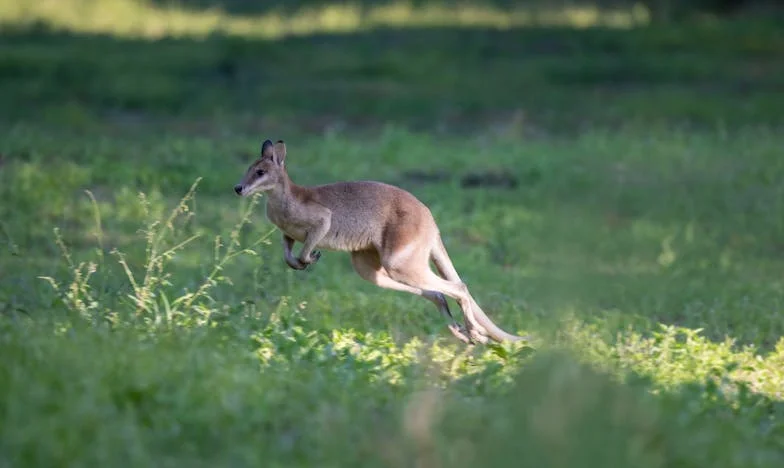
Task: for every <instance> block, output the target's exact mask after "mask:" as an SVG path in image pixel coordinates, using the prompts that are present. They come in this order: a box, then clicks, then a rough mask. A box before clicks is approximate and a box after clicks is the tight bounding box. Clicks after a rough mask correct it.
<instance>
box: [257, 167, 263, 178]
mask: <svg viewBox="0 0 784 468" xmlns="http://www.w3.org/2000/svg"><path fill="white" fill-rule="evenodd" d="M264 174H265V172H264V169H259V170H257V171H256V175H257V176H258V177H261V176H263V175H264Z"/></svg>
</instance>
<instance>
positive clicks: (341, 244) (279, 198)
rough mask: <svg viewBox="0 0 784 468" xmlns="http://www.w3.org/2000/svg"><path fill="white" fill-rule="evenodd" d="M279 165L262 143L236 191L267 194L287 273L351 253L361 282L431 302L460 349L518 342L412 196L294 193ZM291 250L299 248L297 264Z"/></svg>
mask: <svg viewBox="0 0 784 468" xmlns="http://www.w3.org/2000/svg"><path fill="white" fill-rule="evenodd" d="M285 159H286V146H285V144H284V142H283V141H278V142H277V143H275V144H274V145H273V144H272V142H271V141H270V140H266V141H265V142H264V143H263V144H262V148H261V156H260V157H259V159H258V160H257V161H255V162H254V163H253V164H251V166H250V167H249V168H248V170H247V171H246V173H245V176H244V177H243V179H242V181H241V182H240V183H239V184H237V185H236V186H235V187H234V190H235V191H236V192H237V194H238V195H241V196H248V195H251V194H253V193H256V192H265V193H266V194H267V218H268V219H269V220H270V221H271V222H272V223H273V224H275V225H276V226H277V227H278V228H279V229H280V230H281V232H282V234H283V236H282V243H283V254H284V259H285V261H286V263H287V264H288V265H289V266H290V267H291V268H294V269H297V270H302V269H304V268H306V267H307V266H308V265H310V264H312V263H315V262H317V261H318V260H319V258H320V257H321V253H320V252H319V251H317V250H315V249H324V250H335V251H347V252H351V263H352V265H353V266H354V269H355V270H356V272H357V274H359V276H361V277H362V278H364V279H365V280H367V281H370V282H371V283H373V284H376V285H378V286H380V287H382V288H387V289H393V290H397V291H405V292H409V293H412V294H417V295H419V296H422V297H424V298H425V299H428V300H429V301H431V302H433V303H434V304H435V305H436V307H438V309H439V311H441V313H443V314H444V316H445V317H446V318H447V319H448V320H449V321H450V324H449V330H450V331H451V332H452V334H453V335H454V336H455V337H457V338H458V339H460V340H461V341H464V342H466V343H473V342H475V341H479V342H483V343H484V342H486V341H487V338H488V337H489V338H492V339H494V340H496V341H504V340H508V341H517V340H521V339H524V338H523V337H519V336H515V335H511V334H509V333H506V332H504V331H503V330H501V329H500V328H499V327H498V326H496V325H495V324H494V323H493V322H492V321H491V320H490V319H489V318H488V317H487V315H486V314H485V313H484V312H483V311H482V309H481V308H480V307H479V305H478V304H477V303H476V301H475V300H474V298H473V297H472V296H471V294H470V293H469V292H468V288H467V287H466V285H465V284H464V283H463V281H462V280H461V279H460V276H459V275H458V274H457V271H456V270H455V268H454V266H453V265H452V262H451V260H450V259H449V255H448V254H447V252H446V248H445V247H444V244H443V242H442V241H441V235H440V233H439V230H438V226H437V225H436V222H435V220H434V219H433V215H432V213H431V212H430V209H428V207H427V206H425V204H423V203H422V202H421V201H419V200H418V199H417V198H416V197H414V195H412V194H411V193H409V192H407V191H405V190H403V189H401V188H398V187H395V186H393V185H388V184H384V183H381V182H373V181H352V182H337V183H332V184H327V185H319V186H314V187H303V186H299V185H297V184H295V183H294V182H292V181H291V179H290V178H289V176H288V173H287V172H286V169H285ZM295 242H300V243H302V244H303V245H302V249H301V250H300V253H299V255H296V256H295V255H294V254H293V252H292V248H293V246H294V243H295ZM430 261H432V262H433V263H434V264H435V267H436V270H437V271H438V273H439V275H440V276H439V275H436V274H435V273H433V271H432V270H431V269H430ZM445 296H448V297H451V298H453V299H455V300H456V301H457V303H458V305H459V306H460V309H461V310H462V312H463V316H464V319H465V328H464V327H461V326H460V325H459V324H458V323H457V322H456V321H455V319H454V317H453V316H452V313H451V312H450V311H449V306H448V304H447V301H446V297H445Z"/></svg>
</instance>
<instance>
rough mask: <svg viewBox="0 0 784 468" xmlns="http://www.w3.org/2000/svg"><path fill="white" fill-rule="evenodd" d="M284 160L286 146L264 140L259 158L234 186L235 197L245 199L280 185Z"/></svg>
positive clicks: (280, 142) (280, 141)
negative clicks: (238, 196)
mask: <svg viewBox="0 0 784 468" xmlns="http://www.w3.org/2000/svg"><path fill="white" fill-rule="evenodd" d="M285 160H286V144H285V143H283V140H278V142H277V143H275V144H272V142H271V141H270V140H265V141H264V143H262V144H261V156H260V157H259V159H257V160H256V161H255V162H254V163H253V164H251V165H250V167H249V168H248V170H247V171H246V172H245V176H244V177H243V178H242V180H241V181H240V183H239V184H237V185H235V186H234V191H235V192H236V193H237V195H240V196H242V197H247V196H250V195H253V194H254V193H256V192H266V191H269V190H272V189H273V188H275V187H276V186H278V185H280V184H282V183H283V181H284V179H285V177H286V170H285V168H284V162H285Z"/></svg>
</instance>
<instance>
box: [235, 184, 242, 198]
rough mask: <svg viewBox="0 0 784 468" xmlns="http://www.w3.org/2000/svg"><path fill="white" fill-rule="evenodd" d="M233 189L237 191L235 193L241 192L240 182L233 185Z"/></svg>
mask: <svg viewBox="0 0 784 468" xmlns="http://www.w3.org/2000/svg"><path fill="white" fill-rule="evenodd" d="M234 191H235V192H236V193H237V195H239V194H241V193H242V185H240V184H237V185H235V186H234Z"/></svg>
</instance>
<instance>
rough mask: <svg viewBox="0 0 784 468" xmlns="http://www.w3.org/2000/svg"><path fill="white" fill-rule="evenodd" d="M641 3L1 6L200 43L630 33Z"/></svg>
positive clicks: (14, 14)
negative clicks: (255, 10)
mask: <svg viewBox="0 0 784 468" xmlns="http://www.w3.org/2000/svg"><path fill="white" fill-rule="evenodd" d="M647 21H648V11H647V10H646V9H645V7H643V6H641V5H636V6H634V7H631V8H624V9H620V8H619V9H603V8H600V7H597V6H580V7H576V6H575V7H559V8H547V7H543V8H540V9H531V8H518V7H516V8H514V9H511V10H509V11H505V10H501V9H499V8H497V7H493V6H491V5H484V6H482V5H470V4H466V5H455V6H446V5H414V4H412V3H411V2H406V1H395V2H390V3H389V4H387V5H378V6H377V5H372V6H362V5H358V4H355V3H351V2H335V3H333V4H327V5H323V6H314V7H305V8H302V9H300V10H298V11H296V12H294V13H290V14H289V13H282V12H272V13H265V14H261V15H255V16H254V15H243V16H238V15H232V14H230V13H227V12H225V11H222V10H220V9H217V8H213V9H208V10H197V9H188V8H186V7H183V6H174V4H173V5H172V6H156V5H154V4H152V3H150V2H147V1H144V0H93V1H90V0H81V1H79V0H42V1H38V2H19V1H17V0H0V24H5V25H21V24H32V23H36V22H40V23H44V24H48V25H50V26H52V27H55V28H58V29H65V30H69V31H74V32H87V33H108V34H113V35H117V36H122V37H145V38H157V37H163V36H185V37H201V36H206V35H209V34H212V33H224V34H230V35H238V36H246V37H257V38H279V37H283V36H289V35H307V34H315V33H326V32H329V33H348V32H354V31H360V30H369V29H374V28H381V27H422V26H434V27H440V26H461V27H490V28H502V29H504V28H512V27H524V26H563V27H574V28H585V27H591V26H608V27H616V28H629V27H633V26H636V25H641V24H645V23H646V22H647Z"/></svg>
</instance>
